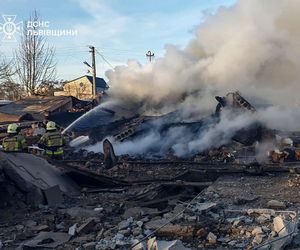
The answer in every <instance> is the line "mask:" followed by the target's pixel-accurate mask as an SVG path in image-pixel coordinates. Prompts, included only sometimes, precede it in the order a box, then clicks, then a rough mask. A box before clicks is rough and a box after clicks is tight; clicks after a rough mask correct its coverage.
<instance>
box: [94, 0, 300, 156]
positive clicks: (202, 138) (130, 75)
mask: <svg viewBox="0 0 300 250" xmlns="http://www.w3.org/2000/svg"><path fill="white" fill-rule="evenodd" d="M299 24H300V4H299V0H268V1H262V0H251V1H249V0H240V1H239V2H238V3H237V4H236V5H235V6H233V7H231V8H228V9H227V8H221V9H220V10H219V11H218V12H217V14H215V15H212V16H209V17H207V20H206V22H205V23H203V24H202V25H200V26H199V28H198V30H197V32H196V34H195V38H194V39H193V40H192V41H191V42H190V43H189V44H188V45H187V46H186V48H185V49H179V48H177V47H176V46H172V45H167V46H166V54H165V56H164V57H163V58H160V59H157V60H156V61H155V62H153V63H151V64H147V65H141V64H140V63H139V62H137V61H129V62H128V64H127V65H126V66H118V67H116V68H115V70H110V71H108V72H107V77H108V79H109V83H110V85H111V90H110V95H111V97H112V98H114V99H115V100H118V101H119V102H121V103H123V105H127V106H129V107H135V108H138V109H139V111H140V112H141V113H145V114H149V113H150V114H153V113H158V114H161V113H166V112H169V111H173V110H181V112H180V114H181V118H182V119H186V118H190V117H193V116H196V117H197V118H199V112H200V115H202V116H203V115H206V114H208V113H212V112H213V111H214V107H215V106H216V101H215V99H214V96H215V95H221V96H224V95H225V94H226V93H228V92H232V91H235V90H239V91H241V93H242V94H243V95H244V96H246V97H249V96H250V97H252V98H253V99H255V100H265V101H266V102H268V103H272V104H273V105H274V106H272V107H269V108H264V109H261V110H259V111H258V112H256V113H255V114H252V115H249V114H240V115H236V114H234V115H232V114H231V113H230V112H223V113H222V115H221V119H220V122H219V123H218V124H214V125H210V126H207V127H206V128H205V129H204V130H201V131H200V132H198V133H196V134H195V133H194V132H193V131H190V130H189V129H188V128H186V127H175V128H172V129H169V130H168V132H167V134H164V135H163V136H162V135H161V134H159V133H157V131H156V130H155V126H154V130H152V131H150V132H149V133H147V134H146V135H145V136H142V137H140V138H136V139H134V140H133V141H128V142H124V143H121V144H115V145H114V146H115V150H116V152H117V154H123V153H129V154H137V153H140V154H144V153H147V152H148V151H149V150H151V149H153V148H156V149H158V150H159V151H160V152H164V153H165V152H166V151H167V150H168V149H170V148H171V149H173V151H174V152H175V154H176V155H178V156H186V155H189V154H191V153H196V152H201V151H203V150H206V149H209V148H211V147H218V146H221V145H223V144H226V143H228V142H229V141H230V140H231V138H232V136H233V135H234V133H235V132H236V131H238V130H239V129H241V128H243V127H245V126H247V125H249V124H250V123H251V122H255V121H260V122H262V123H263V124H265V125H266V126H267V127H269V128H273V129H284V130H300V112H299V111H298V108H297V107H299V105H300V101H299V97H298V95H299V91H300V87H299V80H300V29H299ZM255 104H260V103H254V106H255ZM195 111H196V112H195ZM194 114H195V115H194ZM95 148H99V147H98V146H95ZM93 149H94V148H93V147H90V148H89V150H93Z"/></svg>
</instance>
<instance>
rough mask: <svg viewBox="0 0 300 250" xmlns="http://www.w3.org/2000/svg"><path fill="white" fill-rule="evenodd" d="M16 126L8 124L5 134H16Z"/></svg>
mask: <svg viewBox="0 0 300 250" xmlns="http://www.w3.org/2000/svg"><path fill="white" fill-rule="evenodd" d="M18 127H19V126H18V125H17V124H16V123H12V124H9V125H8V127H7V133H9V134H16V133H17V132H18Z"/></svg>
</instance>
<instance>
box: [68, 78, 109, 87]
mask: <svg viewBox="0 0 300 250" xmlns="http://www.w3.org/2000/svg"><path fill="white" fill-rule="evenodd" d="M83 77H86V78H87V79H88V80H89V82H90V83H91V84H92V83H93V77H92V76H90V75H84V76H80V77H77V78H75V79H73V80H71V81H68V82H73V81H76V80H78V79H80V78H83ZM96 87H97V88H101V89H108V88H109V86H108V84H107V83H106V81H105V80H104V79H103V78H101V77H96Z"/></svg>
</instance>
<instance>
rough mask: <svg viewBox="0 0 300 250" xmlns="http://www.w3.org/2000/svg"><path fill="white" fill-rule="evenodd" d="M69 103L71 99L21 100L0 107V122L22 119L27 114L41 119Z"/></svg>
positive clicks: (35, 97) (30, 98)
mask: <svg viewBox="0 0 300 250" xmlns="http://www.w3.org/2000/svg"><path fill="white" fill-rule="evenodd" d="M68 102H72V98H71V97H65V96H59V97H56V96H51V97H50V96H47V97H45V96H34V97H28V98H26V99H21V100H18V101H15V102H12V103H10V104H7V105H5V106H2V107H0V122H5V121H6V120H9V121H10V119H13V120H14V119H20V117H23V116H24V115H26V114H31V115H33V116H36V117H40V116H41V115H42V114H43V113H45V112H53V111H55V110H57V109H58V108H60V107H62V106H63V105H65V104H67V103H68Z"/></svg>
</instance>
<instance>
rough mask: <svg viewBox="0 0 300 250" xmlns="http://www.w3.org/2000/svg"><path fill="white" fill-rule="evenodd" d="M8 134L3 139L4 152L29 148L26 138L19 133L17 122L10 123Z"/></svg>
mask: <svg viewBox="0 0 300 250" xmlns="http://www.w3.org/2000/svg"><path fill="white" fill-rule="evenodd" d="M7 134H8V135H7V137H5V138H4V139H3V141H2V149H3V151H4V152H22V151H24V150H25V149H26V148H27V143H26V140H25V138H24V137H23V136H22V135H19V126H18V125H17V124H16V123H13V124H10V125H8V127H7Z"/></svg>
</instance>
